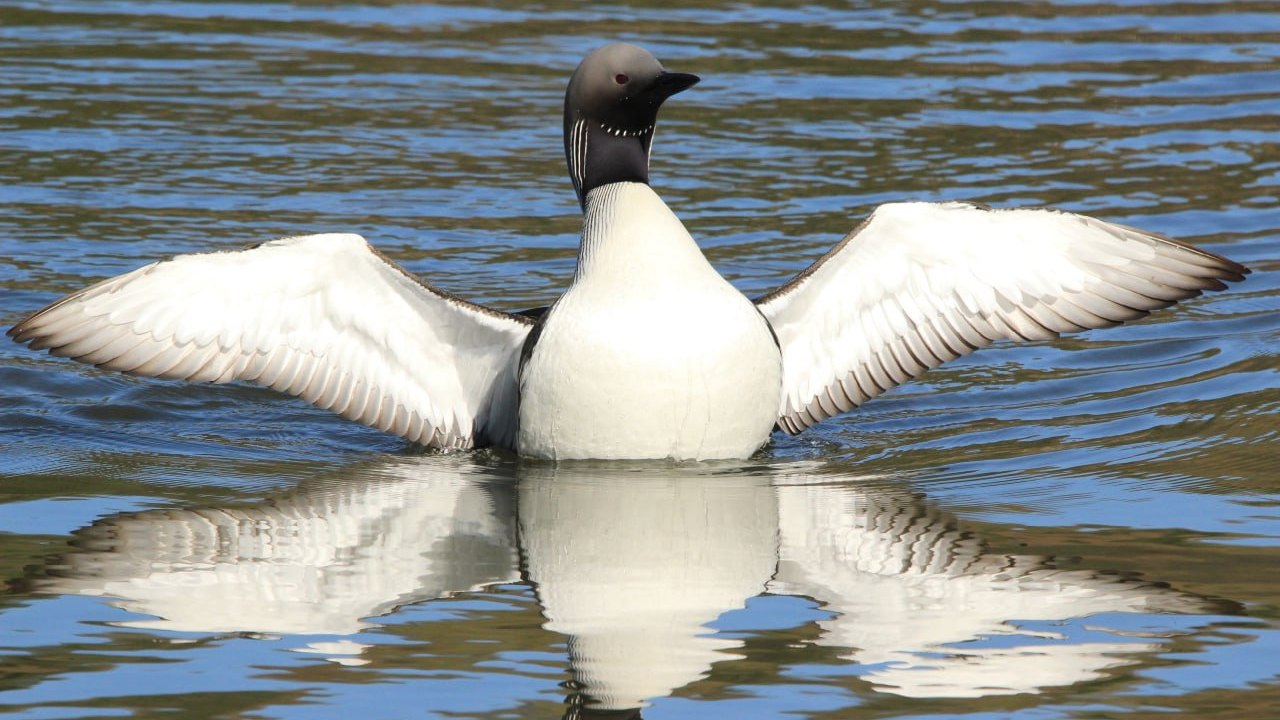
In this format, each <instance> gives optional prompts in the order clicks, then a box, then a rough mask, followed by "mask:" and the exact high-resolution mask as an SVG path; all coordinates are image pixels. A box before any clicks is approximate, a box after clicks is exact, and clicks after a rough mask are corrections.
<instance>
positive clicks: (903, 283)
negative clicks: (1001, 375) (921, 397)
mask: <svg viewBox="0 0 1280 720" xmlns="http://www.w3.org/2000/svg"><path fill="white" fill-rule="evenodd" d="M1247 272H1248V270H1247V269H1246V268H1245V267H1244V266H1243V265H1240V264H1238V263H1235V262H1232V261H1230V260H1228V259H1226V258H1223V257H1220V256H1218V255H1214V254H1213V253H1209V252H1205V251H1203V250H1198V249H1196V248H1193V247H1190V246H1187V245H1184V244H1182V243H1179V242H1176V241H1174V240H1170V239H1169V238H1165V237H1162V236H1159V235H1153V234H1150V233H1146V232H1142V231H1140V230H1135V229H1132V228H1128V227H1124V226H1121V225H1114V224H1110V223H1106V222H1102V221H1100V220H1095V219H1093V218H1089V217H1085V216H1082V215H1074V214H1071V213H1065V212H1060V211H1056V210H1047V209H1019V210H992V209H989V208H985V207H980V206H976V205H971V204H967V203H955V202H953V203H895V204H890V205H882V206H881V207H879V208H877V209H876V211H875V212H874V213H872V215H871V217H870V218H868V219H867V220H866V222H864V223H863V224H862V225H861V226H859V227H858V228H856V229H855V230H854V231H853V232H851V233H850V234H849V235H848V236H846V237H845V238H844V240H843V241H841V242H840V244H838V245H837V246H836V247H835V248H834V249H833V250H832V251H831V252H829V253H827V255H825V256H824V257H822V258H821V259H819V260H818V261H817V262H815V263H814V264H813V265H812V266H810V267H809V268H808V269H806V270H805V271H804V272H802V273H801V274H800V275H799V276H797V277H796V278H795V279H794V280H792V281H791V282H789V283H787V284H786V285H784V286H782V287H781V288H779V289H778V290H776V291H774V292H773V293H770V294H769V295H767V296H765V297H763V298H761V299H760V300H758V301H757V304H758V306H759V308H760V312H761V313H763V314H764V316H765V317H766V318H767V319H768V320H769V322H770V324H771V325H772V326H773V329H774V332H775V333H776V334H777V337H778V343H779V345H780V346H781V348H782V366H783V381H782V382H783V387H782V402H781V406H780V408H779V411H778V425H779V426H780V427H781V428H783V429H784V430H786V431H788V432H790V433H798V432H800V431H801V430H804V429H805V428H807V427H809V426H810V425H813V424H814V423H816V422H818V421H820V420H823V419H825V418H829V417H832V416H834V415H837V414H839V413H841V412H846V411H848V410H851V409H853V408H854V407H857V406H858V405H861V404H862V403H864V402H866V401H867V400H869V399H870V398H873V397H875V396H876V395H879V394H880V393H882V392H884V391H885V390H888V389H889V388H892V387H895V386H897V385H900V384H902V383H904V382H906V381H908V380H910V379H912V378H915V377H918V376H919V375H920V374H922V373H924V372H925V371H926V370H928V369H930V368H934V367H937V366H938V365H941V364H942V363H944V362H946V361H948V360H952V359H954V358H957V357H960V356H961V355H966V354H968V353H970V352H972V351H974V350H976V349H978V348H981V347H984V346H986V345H989V344H990V343H992V342H993V341H995V340H999V339H1009V340H1020V339H1021V340H1029V339H1045V338H1051V337H1056V336H1057V335H1058V334H1059V333H1063V332H1072V331H1078V330H1085V329H1087V328H1099V327H1106V326H1109V325H1115V324H1118V323H1121V322H1124V321H1126V320H1133V319H1135V318H1139V317H1142V316H1144V315H1146V314H1148V313H1149V312H1151V311H1152V310H1156V309H1159V308H1163V307H1167V306H1169V305H1172V304H1173V303H1175V302H1177V301H1179V300H1183V299H1185V298H1189V297H1194V296H1196V295H1199V294H1200V293H1201V292H1202V291H1204V290H1220V289H1222V288H1224V287H1226V286H1225V285H1224V284H1223V281H1224V280H1231V281H1235V280H1241V279H1242V278H1243V276H1244V274H1245V273H1247Z"/></svg>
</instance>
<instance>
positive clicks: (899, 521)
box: [769, 478, 1229, 697]
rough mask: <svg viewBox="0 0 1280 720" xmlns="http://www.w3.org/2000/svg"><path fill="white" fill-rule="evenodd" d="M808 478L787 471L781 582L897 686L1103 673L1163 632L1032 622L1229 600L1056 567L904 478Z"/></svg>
mask: <svg viewBox="0 0 1280 720" xmlns="http://www.w3.org/2000/svg"><path fill="white" fill-rule="evenodd" d="M828 479H829V478H828ZM804 480H806V479H805V478H796V479H794V480H792V481H788V480H787V479H779V481H778V483H777V492H778V506H779V518H780V529H781V550H780V553H779V554H780V562H779V566H778V574H777V577H776V578H775V580H774V581H773V582H772V583H770V585H769V590H770V591H771V592H775V593H779V594H787V595H804V596H808V597H812V598H814V599H816V600H818V601H819V602H821V603H822V604H823V605H824V606H825V609H827V610H829V611H831V612H833V613H834V616H833V617H832V618H831V619H829V620H825V621H821V622H819V625H820V626H821V628H822V630H823V633H822V635H821V637H820V638H819V639H818V641H817V642H818V644H820V645H826V646H833V647H839V648H846V649H847V651H846V652H845V653H844V656H845V657H846V658H848V659H850V660H853V661H855V662H858V663H860V664H863V665H869V666H872V667H871V669H870V670H869V671H868V672H867V673H866V674H864V675H863V677H864V678H865V679H867V680H868V681H870V682H872V683H873V684H874V686H875V687H876V688H877V689H878V690H881V691H884V692H891V693H894V694H898V695H905V696H911V697H980V696H985V695H1010V694H1016V693H1025V692H1037V691H1038V690H1039V689H1040V688H1044V687H1052V686H1062V685H1068V684H1071V683H1076V682H1081V681H1084V680H1091V679H1095V678H1098V677H1100V676H1101V675H1102V671H1103V670H1105V669H1107V668H1112V667H1116V666H1120V665H1126V664H1129V663H1130V662H1132V658H1131V656H1132V655H1134V654H1137V653H1141V652H1147V651H1154V650H1157V649H1159V647H1160V645H1159V644H1158V643H1151V642H1146V643H1144V642H1139V641H1135V640H1125V639H1123V638H1122V637H1121V636H1120V634H1113V635H1111V638H1112V639H1114V640H1115V642H1098V641H1083V640H1081V639H1079V638H1074V637H1072V636H1071V635H1070V634H1069V633H1068V631H1067V630H1066V629H1058V630H1055V631H1043V630H1035V629H1033V627H1034V626H1035V625H1044V622H1045V621H1063V620H1069V619H1073V618H1083V617H1088V616H1095V615H1100V614H1103V613H1138V612H1141V613H1208V612H1222V611H1224V610H1227V609H1229V608H1227V607H1226V606H1227V605H1228V604H1227V603H1223V602H1221V601H1213V600H1210V599H1207V598H1203V597H1199V596H1195V595H1190V594H1187V593H1181V592H1177V591H1174V590H1171V589H1169V588H1167V587H1164V586H1160V585H1156V584H1151V583H1145V582H1139V581H1135V580H1132V579H1126V578H1123V577H1120V576H1118V575H1104V574H1099V573H1094V572H1089V571H1082V570H1059V569H1055V568H1054V567H1053V565H1052V563H1051V562H1050V561H1049V560H1048V559H1047V558H1042V557H1032V556H1026V555H995V554H991V553H988V552H986V550H985V549H984V547H983V544H982V543H981V541H980V540H978V539H977V538H975V537H973V536H972V535H970V534H969V533H967V532H963V531H961V530H960V529H959V528H958V527H957V526H956V522H955V520H954V518H949V517H948V516H946V515H945V514H943V513H941V512H939V511H938V510H937V509H936V508H934V507H932V506H930V505H929V504H927V503H925V502H924V501H923V500H921V499H919V498H917V497H914V496H912V495H910V494H908V493H906V492H903V491H901V490H898V489H894V488H885V487H875V486H869V485H866V484H861V485H850V484H805V483H804ZM796 481H799V482H796ZM1027 624H1030V625H1032V626H1033V627H1032V628H1028V627H1025V625H1027ZM1077 633H1078V634H1081V635H1084V634H1086V633H1079V632H1078V631H1077Z"/></svg>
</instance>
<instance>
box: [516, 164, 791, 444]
mask: <svg viewBox="0 0 1280 720" xmlns="http://www.w3.org/2000/svg"><path fill="white" fill-rule="evenodd" d="M520 393H521V395H520V418H519V422H520V429H519V449H520V452H521V454H524V455H532V456H537V457H547V458H556V459H567V458H601V459H605V458H615V459H617V458H633V459H639V458H667V457H670V458H676V459H712V458H742V457H747V456H748V455H750V454H751V453H752V452H754V451H755V450H756V449H758V448H759V447H760V446H761V445H763V444H764V443H765V441H766V440H768V437H769V433H770V431H771V430H772V429H773V426H774V423H775V422H776V421H777V410H778V403H779V400H780V397H781V355H780V353H779V351H778V347H777V345H776V343H775V342H774V340H773V337H772V335H771V333H770V330H769V328H768V325H767V323H766V322H765V320H764V318H763V317H762V316H761V315H760V313H759V312H757V311H756V308H755V306H754V305H753V304H752V303H751V301H749V300H748V299H747V298H746V297H744V296H743V295H742V294H741V293H740V292H738V291H737V290H736V289H734V288H733V286H731V285H730V284H729V283H728V282H726V281H725V280H724V279H723V278H722V277H720V275H719V273H717V272H716V271H715V269H714V268H712V267H711V265H710V264H709V263H707V261H706V259H705V258H704V257H703V256H702V253H701V251H700V250H699V249H698V247H697V245H696V244H695V243H694V241H693V239H692V238H691V237H690V236H689V233H688V232H687V231H686V230H685V228H684V226H683V225H682V224H681V223H680V221H679V220H678V219H677V218H676V217H675V215H673V214H672V213H671V211H670V210H669V209H668V208H667V206H666V205H665V204H664V203H663V202H662V200H661V199H659V198H658V196H657V195H656V194H654V192H653V191H652V189H650V188H649V186H648V185H644V184H640V183H615V184H612V185H606V186H603V187H600V188H597V189H595V190H593V191H591V193H590V194H589V195H588V197H587V208H586V222H585V225H584V228H583V238H582V250H581V252H580V255H579V259H578V274H577V276H576V277H575V279H574V282H573V285H572V286H571V287H570V288H569V290H568V291H567V292H566V293H565V294H564V296H563V297H562V298H561V299H560V301H559V302H558V303H556V305H555V306H554V307H553V308H552V309H551V311H550V313H549V314H548V316H547V318H546V321H545V323H544V325H543V327H542V330H541V333H540V335H539V337H538V340H537V344H536V346H535V348H534V351H533V353H532V355H531V356H530V357H529V358H528V360H527V361H526V364H525V367H524V368H523V372H522V374H521V378H520Z"/></svg>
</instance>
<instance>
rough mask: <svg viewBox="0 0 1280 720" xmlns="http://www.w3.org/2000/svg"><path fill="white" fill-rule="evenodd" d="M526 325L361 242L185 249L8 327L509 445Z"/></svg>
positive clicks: (343, 238) (401, 425)
mask: <svg viewBox="0 0 1280 720" xmlns="http://www.w3.org/2000/svg"><path fill="white" fill-rule="evenodd" d="M531 325H532V323H531V321H528V320H526V319H525V318H520V317H516V316H511V315H506V314H504V313H499V312H496V311H493V310H488V309H486V308H483V307H480V306H478V305H472V304H470V303H467V302H464V301H462V300H460V299H458V298H455V297H452V296H450V295H447V294H445V293H442V292H440V291H438V290H435V289H433V288H431V287H428V286H426V285H424V284H422V283H421V282H419V281H418V280H416V279H415V278H413V277H412V276H410V275H409V274H408V273H407V272H405V271H404V270H403V269H402V268H400V267H399V266H397V265H395V264H394V263H392V262H391V261H390V260H389V259H387V258H385V257H383V256H382V255H380V254H379V253H377V251H375V250H374V249H373V248H372V247H370V246H369V244H368V243H366V242H365V240H364V238H362V237H360V236H359V235H350V234H328V235H309V236H305V237H295V238H285V239H282V240H275V241H272V242H268V243H263V244H261V245H258V246H256V247H253V248H250V249H247V250H241V251H238V252H218V253H208V254H199V255H180V256H178V257H175V258H173V259H171V260H166V261H162V262H157V263H153V264H151V265H148V266H146V267H143V268H140V269H138V270H135V271H133V272H131V273H127V274H125V275H121V276H119V277H115V278H111V279H109V280H106V281H103V282H101V283H99V284H97V285H94V286H92V287H90V288H87V289H85V290H82V291H80V292H78V293H75V294H73V295H70V296H68V297H66V298H64V299H62V300H59V301H58V302H56V303H54V304H52V305H50V306H49V307H47V308H45V309H43V310H40V311H39V312H37V313H35V314H33V315H32V316H30V317H28V318H27V319H26V320H23V321H22V322H20V323H18V324H17V325H15V326H14V327H13V328H12V329H11V330H10V331H9V334H10V335H11V336H13V337H14V339H15V340H17V341H18V342H30V343H31V347H32V348H33V349H45V348H47V349H49V351H50V352H51V353H52V354H54V355H60V356H64V357H71V358H74V359H76V360H80V361H82V362H87V363H92V364H94V365H97V366H99V367H103V368H108V369H111V370H120V371H123V372H127V373H131V374H135V375H147V376H152V377H163V378H180V379H184V380H192V381H196V382H216V383H225V382H230V381H232V380H243V381H247V382H252V383H256V384H259V385H264V386H266V387H269V388H273V389H275V390H279V391H281V392H285V393H289V394H290V395H296V396H299V397H301V398H303V399H305V400H306V401H308V402H310V403H312V404H313V405H316V406H318V407H321V408H325V409H331V410H333V411H334V412H337V413H338V414H340V415H342V416H343V417H346V418H349V419H352V420H356V421H358V422H361V423H364V424H366V425H370V426H372V427H375V428H378V429H379V430H384V431H386V432H390V433H393V434H396V435H399V436H401V437H404V438H406V439H408V440H411V441H414V442H417V443H421V444H423V445H427V446H432V447H471V446H473V445H475V444H479V443H484V442H488V443H493V444H498V445H506V446H509V445H511V444H512V443H513V442H514V430H515V428H514V420H513V418H514V416H515V412H514V403H515V400H516V389H515V375H514V373H515V366H516V364H517V362H518V358H519V354H520V347H521V345H522V343H523V342H524V338H525V336H526V335H527V334H528V332H529V328H530V327H531Z"/></svg>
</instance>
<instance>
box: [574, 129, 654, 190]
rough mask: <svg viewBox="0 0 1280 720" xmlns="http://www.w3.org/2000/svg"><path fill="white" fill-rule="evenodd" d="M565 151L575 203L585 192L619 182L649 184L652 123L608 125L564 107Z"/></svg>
mask: <svg viewBox="0 0 1280 720" xmlns="http://www.w3.org/2000/svg"><path fill="white" fill-rule="evenodd" d="M564 124H565V127H564V154H565V160H566V161H567V163H568V165H569V177H570V179H572V180H573V189H574V190H575V191H576V192H577V194H578V204H579V205H581V207H582V209H583V211H584V212H585V211H586V209H587V194H588V193H590V192H591V191H592V190H594V189H596V188H598V187H601V186H603V185H608V184H610V183H618V182H637V183H644V184H646V185H647V184H648V183H649V146H650V144H651V143H652V142H653V125H652V124H650V125H648V126H646V127H643V128H641V129H638V130H628V129H624V128H616V127H609V126H608V125H605V124H604V123H601V122H599V121H595V120H591V119H589V118H587V117H585V116H583V115H581V114H577V113H572V112H570V109H569V108H567V107H566V108H565V119H564Z"/></svg>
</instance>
